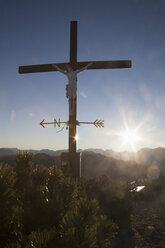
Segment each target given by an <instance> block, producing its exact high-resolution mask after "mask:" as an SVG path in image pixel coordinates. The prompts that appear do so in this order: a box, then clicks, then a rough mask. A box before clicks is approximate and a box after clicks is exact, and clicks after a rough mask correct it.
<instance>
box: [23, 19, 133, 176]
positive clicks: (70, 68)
mask: <svg viewBox="0 0 165 248" xmlns="http://www.w3.org/2000/svg"><path fill="white" fill-rule="evenodd" d="M121 68H131V60H117V61H87V62H77V21H72V22H71V29H70V61H69V63H56V64H41V65H27V66H20V67H19V73H36V72H52V71H60V72H61V73H63V74H65V75H66V76H67V77H68V81H69V82H68V85H67V86H66V89H67V94H66V95H67V97H68V98H69V121H68V123H69V153H68V154H69V156H71V157H72V158H71V159H70V161H71V164H74V166H73V168H76V169H73V170H75V172H73V174H74V175H75V176H76V177H79V176H80V169H77V168H78V167H80V162H79V164H78V160H80V159H77V160H76V156H77V154H78V153H77V152H76V126H77V125H78V124H79V122H78V121H77V74H78V73H79V72H81V71H84V70H86V69H89V70H93V69H121ZM95 122H96V121H95ZM95 122H94V123H95ZM77 157H78V156H77ZM75 166H76V167H75Z"/></svg>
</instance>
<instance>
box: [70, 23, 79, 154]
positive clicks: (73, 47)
mask: <svg viewBox="0 0 165 248" xmlns="http://www.w3.org/2000/svg"><path fill="white" fill-rule="evenodd" d="M76 65H77V21H72V22H71V26H70V66H71V67H72V69H73V70H76ZM76 89H77V79H76ZM72 104H75V106H74V107H73V109H74V111H72V112H71V111H70V109H71V108H72V107H71V105H72ZM76 120H77V92H76V96H75V99H73V98H71V99H69V123H70V125H69V152H74V153H75V152H76Z"/></svg>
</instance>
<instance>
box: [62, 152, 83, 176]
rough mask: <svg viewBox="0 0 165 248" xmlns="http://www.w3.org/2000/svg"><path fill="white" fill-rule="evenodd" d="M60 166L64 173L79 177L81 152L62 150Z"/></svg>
mask: <svg viewBox="0 0 165 248" xmlns="http://www.w3.org/2000/svg"><path fill="white" fill-rule="evenodd" d="M61 167H62V169H63V171H64V173H65V174H67V175H72V176H73V177H74V178H80V177H81V153H80V152H63V153H62V154H61Z"/></svg>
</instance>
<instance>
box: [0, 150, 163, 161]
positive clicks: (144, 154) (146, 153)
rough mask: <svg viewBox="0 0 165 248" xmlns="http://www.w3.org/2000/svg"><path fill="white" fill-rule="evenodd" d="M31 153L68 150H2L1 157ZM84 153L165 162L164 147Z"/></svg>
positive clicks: (0, 151) (131, 159) (59, 152)
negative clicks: (136, 150) (135, 150)
mask: <svg viewBox="0 0 165 248" xmlns="http://www.w3.org/2000/svg"><path fill="white" fill-rule="evenodd" d="M22 151H25V152H30V153H33V154H34V155H36V154H43V153H44V154H47V155H50V156H60V155H61V153H62V152H67V151H68V150H66V149H64V150H56V151H54V150H49V149H42V150H33V149H28V150H19V149H17V148H0V157H3V156H8V155H16V154H17V153H18V152H22ZM78 151H79V152H82V153H97V154H101V155H104V156H106V157H112V158H115V159H118V160H124V161H128V160H130V161H136V162H138V163H142V164H146V163H148V162H150V161H151V162H152V161H153V160H154V161H162V160H165V148H163V147H157V148H142V149H140V150H139V151H138V152H127V151H123V152H115V151H113V150H111V149H107V150H103V149H95V148H89V149H85V150H81V149H79V150H78Z"/></svg>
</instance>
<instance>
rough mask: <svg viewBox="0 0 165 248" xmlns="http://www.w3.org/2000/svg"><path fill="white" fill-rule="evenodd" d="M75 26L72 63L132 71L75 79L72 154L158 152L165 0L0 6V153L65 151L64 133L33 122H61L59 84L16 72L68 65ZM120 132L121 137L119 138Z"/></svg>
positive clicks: (59, 78)
mask: <svg viewBox="0 0 165 248" xmlns="http://www.w3.org/2000/svg"><path fill="white" fill-rule="evenodd" d="M72 20H77V21H78V61H92V60H94V61H97V60H127V59H131V60H132V68H131V69H120V70H118V69H115V70H92V71H85V72H82V73H81V74H80V75H79V76H78V120H79V121H95V120H96V119H102V120H103V119H104V122H105V128H104V129H102V128H100V129H99V128H96V127H94V126H83V125H82V126H80V127H78V128H77V130H78V136H79V139H78V149H87V148H101V149H112V150H114V151H124V150H128V151H132V150H133V151H137V150H140V149H141V148H143V147H149V148H155V147H165V112H164V109H165V94H164V93H165V83H164V81H165V70H164V67H165V29H164V23H165V2H164V1H162V0H157V1H154V0H145V1H144V0H126V1H122V0H116V1H106V0H103V1H97V0H95V1H94V0H91V1H90V2H89V1H87V0H85V1H83V2H82V1H76V0H71V1H66V0H64V1H61V2H58V3H55V1H51V0H48V1H39V0H37V1H32V0H29V1H26V2H25V1H16V2H15V1H13V2H11V1H9V0H6V1H3V2H2V3H1V15H0V27H1V34H2V36H1V43H0V49H1V51H2V53H1V58H0V68H1V73H0V128H1V137H0V147H17V148H19V149H52V150H59V149H67V147H68V131H67V130H63V131H62V132H59V133H56V132H57V131H58V129H55V128H54V127H53V125H52V126H46V128H45V129H43V128H42V127H41V126H40V125H39V123H40V122H41V121H42V120H43V119H45V120H46V121H53V119H54V118H57V119H59V118H60V119H61V120H64V121H67V120H68V101H67V99H66V97H65V86H66V84H67V80H66V78H65V77H64V76H63V75H61V74H60V73H58V72H52V73H51V72H49V73H35V74H24V75H20V74H18V66H20V65H32V64H48V63H60V62H61V63H62V62H67V61H69V39H70V21H72ZM126 131H127V132H126Z"/></svg>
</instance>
